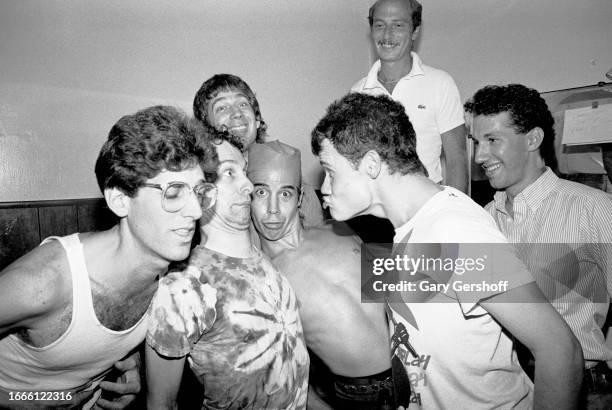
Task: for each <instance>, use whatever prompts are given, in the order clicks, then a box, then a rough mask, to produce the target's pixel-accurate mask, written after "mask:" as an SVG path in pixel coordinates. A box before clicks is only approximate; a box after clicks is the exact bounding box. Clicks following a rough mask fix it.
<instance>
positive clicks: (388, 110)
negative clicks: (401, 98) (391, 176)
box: [311, 93, 427, 176]
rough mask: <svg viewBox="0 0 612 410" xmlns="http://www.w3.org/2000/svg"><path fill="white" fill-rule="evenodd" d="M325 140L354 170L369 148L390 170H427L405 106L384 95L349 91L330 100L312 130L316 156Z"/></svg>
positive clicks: (410, 172)
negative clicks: (337, 98) (338, 97)
mask: <svg viewBox="0 0 612 410" xmlns="http://www.w3.org/2000/svg"><path fill="white" fill-rule="evenodd" d="M324 139H328V140H329V142H331V143H332V144H333V146H334V148H335V149H336V150H337V151H338V152H339V153H340V154H341V155H342V156H344V157H345V158H346V159H348V160H349V162H350V163H351V165H352V166H353V167H354V168H355V169H356V168H357V166H358V165H359V162H360V161H361V159H362V158H363V156H364V155H365V154H366V152H368V151H370V150H374V151H376V152H378V154H379V155H380V157H381V158H382V159H383V160H384V161H385V162H386V163H387V166H388V167H389V172H390V173H395V172H399V173H400V174H401V175H406V174H421V175H425V176H427V171H426V170H425V167H424V166H423V163H422V162H421V160H420V159H419V157H418V156H417V153H416V134H415V132H414V128H412V124H411V123H410V120H409V119H408V115H406V112H405V110H404V107H403V106H402V105H401V104H400V103H398V102H396V101H393V100H392V99H390V98H389V97H387V96H384V95H381V96H376V97H375V96H370V95H366V94H361V93H351V94H348V95H346V96H345V97H343V98H341V99H340V100H337V101H335V102H334V103H332V104H331V105H330V106H329V108H328V109H327V112H326V114H325V116H324V117H323V119H321V120H320V121H319V123H318V124H317V126H316V127H315V128H314V130H313V131H312V133H311V147H312V152H313V154H315V155H317V156H318V155H319V153H320V152H321V143H322V142H323V140H324Z"/></svg>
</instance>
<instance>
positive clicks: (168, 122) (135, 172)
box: [95, 105, 218, 197]
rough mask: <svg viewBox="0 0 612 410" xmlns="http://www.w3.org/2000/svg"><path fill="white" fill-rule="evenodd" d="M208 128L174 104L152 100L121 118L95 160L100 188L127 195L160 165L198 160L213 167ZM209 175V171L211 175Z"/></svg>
mask: <svg viewBox="0 0 612 410" xmlns="http://www.w3.org/2000/svg"><path fill="white" fill-rule="evenodd" d="M206 133H207V131H206V129H205V128H204V127H202V125H201V124H200V123H199V122H198V121H196V120H195V119H193V118H189V117H187V116H186V115H185V113H183V112H181V111H179V110H178V109H176V108H174V107H169V106H161V105H158V106H154V107H149V108H145V109H143V110H141V111H138V112H137V113H135V114H132V115H126V116H124V117H122V118H121V119H119V121H117V122H116V123H115V125H114V126H113V127H112V128H111V130H110V132H109V134H108V139H107V140H106V142H105V143H104V145H103V146H102V149H101V150H100V154H99V155H98V159H97V161H96V167H95V172H96V178H97V180H98V186H99V187H100V190H101V191H102V192H104V190H105V189H107V188H117V189H119V190H121V191H122V192H124V193H125V194H126V195H128V196H130V197H134V196H135V195H136V192H137V190H138V189H139V188H140V187H142V186H143V184H144V183H145V182H146V181H147V180H148V179H151V178H154V177H155V176H157V175H158V174H159V173H160V172H162V171H164V170H168V171H175V172H178V171H183V170H185V169H189V168H192V167H195V166H198V165H200V166H201V167H202V168H203V169H204V170H205V172H206V170H207V169H208V170H210V169H214V170H216V164H217V163H218V158H217V153H216V150H215V149H214V148H213V147H212V145H211V144H210V143H209V142H208V141H209V140H210V138H209V137H207V136H206ZM209 176H210V175H209Z"/></svg>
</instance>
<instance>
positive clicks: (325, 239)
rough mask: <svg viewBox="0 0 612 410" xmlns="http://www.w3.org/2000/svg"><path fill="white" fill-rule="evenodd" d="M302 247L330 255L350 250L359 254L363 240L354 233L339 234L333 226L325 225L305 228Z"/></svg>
mask: <svg viewBox="0 0 612 410" xmlns="http://www.w3.org/2000/svg"><path fill="white" fill-rule="evenodd" d="M301 247H302V248H304V249H305V250H312V251H318V252H323V253H324V254H329V255H334V254H336V253H337V252H343V253H344V252H348V251H350V252H352V253H355V254H357V255H359V251H360V248H361V240H360V239H359V237H357V236H353V235H338V234H336V233H335V232H334V231H333V229H332V228H331V227H327V226H324V227H320V228H312V229H306V230H304V238H303V241H302V244H301Z"/></svg>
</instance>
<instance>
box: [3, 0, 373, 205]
mask: <svg viewBox="0 0 612 410" xmlns="http://www.w3.org/2000/svg"><path fill="white" fill-rule="evenodd" d="M368 4H369V0H358V1H354V0H334V1H327V0H308V1H300V0H257V1H253V0H225V1H213V0H180V1H171V0H153V1H150V0H147V1H146V2H141V1H127V0H111V1H107V0H104V1H93V0H39V1H28V0H11V1H2V2H1V3H0V38H1V39H2V40H1V41H0V201H25V200H42V199H63V198H86V197H95V196H99V192H98V188H97V185H96V183H95V177H94V173H93V165H94V162H95V159H96V157H97V153H98V151H99V149H100V147H101V145H102V143H103V142H104V140H105V138H106V135H107V133H108V131H109V129H110V128H111V126H112V125H113V124H114V123H115V121H116V120H117V119H118V118H119V117H121V116H122V115H124V114H130V113H133V112H135V111H136V110H138V109H141V108H144V107H146V106H149V105H152V104H155V103H170V104H176V105H179V106H180V107H182V108H183V109H185V110H187V111H188V112H189V113H191V103H192V101H193V96H194V94H195V92H196V90H197V89H198V88H199V87H200V85H201V83H202V82H203V81H204V80H205V79H207V78H208V77H210V76H211V75H213V74H215V73H219V72H229V73H234V74H237V75H239V76H241V77H242V78H243V79H245V80H246V81H247V82H248V83H249V84H250V85H251V87H252V88H253V89H254V90H255V92H256V94H257V96H258V99H259V101H260V105H261V108H262V112H263V114H264V118H265V120H266V122H267V123H268V124H269V134H270V135H271V137H276V138H279V139H281V140H283V141H286V142H288V143H291V144H293V145H296V146H298V147H299V148H301V150H302V156H303V163H304V167H305V177H306V178H307V179H308V180H310V181H311V182H316V181H318V175H319V173H320V171H319V167H318V165H317V163H316V162H315V159H314V157H313V156H312V154H311V153H310V147H309V135H310V130H311V129H312V127H313V126H314V125H315V124H316V121H317V120H318V119H319V118H320V117H321V115H322V114H323V112H324V109H325V108H326V106H327V105H328V104H329V103H330V102H331V101H332V100H333V99H335V98H338V97H340V96H341V95H343V94H344V93H345V92H346V91H348V89H349V88H350V86H351V85H352V83H353V82H354V81H355V80H356V79H357V78H358V77H359V76H360V75H361V74H362V73H363V72H364V71H365V70H366V69H367V66H368V59H369V50H368V47H367V45H366V46H364V45H363V44H362V42H361V41H359V39H360V37H362V36H365V34H363V28H364V25H366V24H365V13H366V10H367V8H368Z"/></svg>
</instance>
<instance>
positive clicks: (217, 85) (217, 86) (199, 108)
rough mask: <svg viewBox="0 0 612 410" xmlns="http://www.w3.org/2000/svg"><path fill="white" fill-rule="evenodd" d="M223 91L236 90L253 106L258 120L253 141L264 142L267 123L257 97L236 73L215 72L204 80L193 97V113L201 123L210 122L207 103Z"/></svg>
mask: <svg viewBox="0 0 612 410" xmlns="http://www.w3.org/2000/svg"><path fill="white" fill-rule="evenodd" d="M223 91H238V92H241V93H243V94H244V95H245V96H246V97H247V99H248V100H249V104H251V107H253V112H254V113H255V119H256V120H257V121H259V128H258V129H257V136H256V137H255V142H264V141H265V140H266V130H267V129H268V125H267V124H266V122H265V121H264V120H263V117H262V116H261V110H260V109H259V102H258V101H257V97H255V93H254V92H253V90H251V87H249V85H248V84H247V83H246V82H245V81H244V80H243V79H242V78H240V77H238V76H237V75H233V74H215V75H213V76H212V77H210V78H209V79H208V80H206V81H204V83H203V84H202V86H201V87H200V89H199V90H198V92H197V93H196V95H195V97H194V99H193V115H194V116H195V117H196V118H197V119H198V120H200V121H202V122H203V123H207V124H212V122H211V119H210V118H208V105H209V104H210V103H211V101H212V100H213V99H214V98H215V97H216V96H217V94H219V93H220V92H223ZM245 148H248V147H245Z"/></svg>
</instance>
